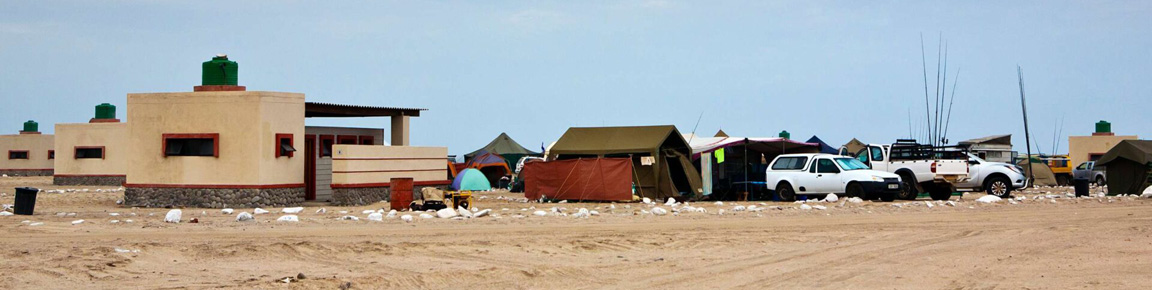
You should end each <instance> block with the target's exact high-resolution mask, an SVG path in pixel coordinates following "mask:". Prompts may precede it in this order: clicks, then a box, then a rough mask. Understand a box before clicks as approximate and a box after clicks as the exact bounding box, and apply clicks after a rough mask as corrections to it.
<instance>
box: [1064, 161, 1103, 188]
mask: <svg viewBox="0 0 1152 290" xmlns="http://www.w3.org/2000/svg"><path fill="white" fill-rule="evenodd" d="M1104 173H1105V168H1104V167H1096V161H1086V162H1084V163H1080V165H1078V166H1076V168H1075V169H1072V178H1075V179H1087V180H1089V181H1091V182H1093V183H1095V184H1096V186H1105V185H1107V184H1108V183H1107V182H1108V180H1106V179H1105V177H1104V175H1105V174H1104Z"/></svg>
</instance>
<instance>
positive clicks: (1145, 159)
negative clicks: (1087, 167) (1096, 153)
mask: <svg viewBox="0 0 1152 290" xmlns="http://www.w3.org/2000/svg"><path fill="white" fill-rule="evenodd" d="M1096 166H1098V167H1099V166H1104V167H1105V169H1106V171H1107V173H1106V174H1107V176H1106V177H1107V178H1106V179H1107V180H1108V194H1111V195H1117V194H1137V195H1139V194H1142V193H1143V192H1144V189H1145V188H1148V186H1149V185H1152V140H1124V141H1120V143H1119V144H1116V146H1114V147H1112V150H1108V152H1106V153H1104V156H1103V157H1100V160H1099V161H1096Z"/></svg>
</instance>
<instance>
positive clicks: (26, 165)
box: [0, 121, 56, 176]
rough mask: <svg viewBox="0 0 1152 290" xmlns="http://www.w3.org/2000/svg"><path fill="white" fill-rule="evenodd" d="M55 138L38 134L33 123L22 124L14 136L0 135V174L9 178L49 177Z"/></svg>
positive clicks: (37, 126) (37, 127)
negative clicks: (22, 126) (22, 127)
mask: <svg viewBox="0 0 1152 290" xmlns="http://www.w3.org/2000/svg"><path fill="white" fill-rule="evenodd" d="M53 142H55V136H52V135H45V134H40V131H39V125H38V124H37V123H36V122H34V121H28V122H26V123H24V130H21V131H20V134H16V135H0V152H2V153H0V154H5V155H4V156H3V157H2V158H0V174H4V175H9V176H51V175H52V160H53V159H54V158H55V154H56V153H55V152H54V151H53V150H54V148H53Z"/></svg>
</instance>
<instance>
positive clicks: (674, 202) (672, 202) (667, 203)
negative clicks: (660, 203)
mask: <svg viewBox="0 0 1152 290" xmlns="http://www.w3.org/2000/svg"><path fill="white" fill-rule="evenodd" d="M674 204H677V202H676V199H675V198H671V197H669V198H668V201H666V202H664V205H666V206H672V205H674Z"/></svg>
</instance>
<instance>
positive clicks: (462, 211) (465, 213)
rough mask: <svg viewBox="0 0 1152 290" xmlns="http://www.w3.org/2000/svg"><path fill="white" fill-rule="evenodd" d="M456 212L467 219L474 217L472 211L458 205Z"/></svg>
mask: <svg viewBox="0 0 1152 290" xmlns="http://www.w3.org/2000/svg"><path fill="white" fill-rule="evenodd" d="M456 214H458V215H460V216H461V217H463V218H466V219H470V218H472V211H470V210H468V209H466V208H464V207H457V208H456Z"/></svg>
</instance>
